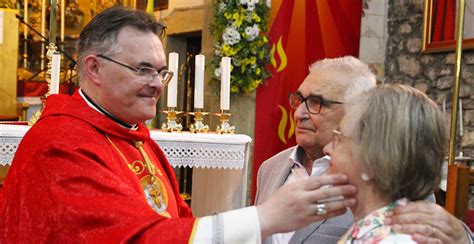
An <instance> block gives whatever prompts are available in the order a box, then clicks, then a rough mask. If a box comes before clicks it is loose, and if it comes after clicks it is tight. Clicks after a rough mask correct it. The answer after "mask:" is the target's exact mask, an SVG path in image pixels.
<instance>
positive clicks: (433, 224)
mask: <svg viewBox="0 0 474 244" xmlns="http://www.w3.org/2000/svg"><path fill="white" fill-rule="evenodd" d="M385 224H390V225H393V228H394V229H395V230H396V231H399V232H402V233H406V234H411V235H412V237H413V240H414V241H416V242H418V243H470V240H469V239H470V233H469V231H468V230H466V229H465V228H464V226H463V225H462V224H461V222H460V220H459V219H457V218H456V217H454V216H453V215H451V214H450V213H449V212H447V211H446V210H445V209H444V208H443V207H441V206H439V205H437V204H435V203H430V202H427V201H416V202H409V203H407V205H406V206H398V207H396V208H395V209H393V211H392V212H391V213H389V214H388V216H387V217H386V219H385Z"/></svg>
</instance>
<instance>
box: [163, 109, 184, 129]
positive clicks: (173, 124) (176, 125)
mask: <svg viewBox="0 0 474 244" xmlns="http://www.w3.org/2000/svg"><path fill="white" fill-rule="evenodd" d="M162 112H163V113H165V114H166V122H163V124H162V125H161V130H162V131H166V132H174V131H176V132H181V130H183V125H182V124H181V123H180V122H178V115H179V114H181V113H183V112H181V111H174V108H172V107H170V108H168V111H162Z"/></svg>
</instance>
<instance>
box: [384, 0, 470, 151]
mask: <svg viewBox="0 0 474 244" xmlns="http://www.w3.org/2000/svg"><path fill="white" fill-rule="evenodd" d="M423 7H424V5H423V0H390V1H389V6H388V16H387V31H388V35H387V45H386V56H385V64H384V67H385V77H384V80H383V81H384V82H397V83H403V84H407V85H411V86H414V87H415V88H417V89H419V90H421V91H423V92H425V93H426V94H428V96H429V97H430V98H432V99H433V100H434V101H435V102H436V103H438V104H439V105H440V107H442V106H443V103H445V104H446V121H447V124H448V125H449V124H450V120H451V95H452V87H453V80H454V76H453V72H454V60H455V54H454V51H451V52H444V53H433V54H424V53H422V52H421V48H422V41H423V38H422V35H423ZM461 73H462V75H461V76H462V81H461V84H460V92H459V96H460V98H461V99H462V108H463V127H464V129H463V136H462V140H461V145H462V147H463V154H464V156H470V157H474V87H473V84H474V52H473V51H464V53H463V59H462V68H461ZM458 123H459V122H458ZM458 128H459V124H458ZM458 134H459V133H458ZM457 141H459V139H457ZM457 148H459V147H457ZM458 153H459V149H456V155H458Z"/></svg>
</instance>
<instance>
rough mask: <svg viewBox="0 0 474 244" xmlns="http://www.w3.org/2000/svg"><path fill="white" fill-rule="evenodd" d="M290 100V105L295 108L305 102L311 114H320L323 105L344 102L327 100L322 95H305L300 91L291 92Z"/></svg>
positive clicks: (327, 105)
mask: <svg viewBox="0 0 474 244" xmlns="http://www.w3.org/2000/svg"><path fill="white" fill-rule="evenodd" d="M288 100H289V102H290V107H291V108H292V109H294V110H296V109H297V108H298V107H299V106H300V105H301V104H302V103H303V102H304V103H305V105H306V109H307V110H308V112H309V113H310V114H319V113H320V112H321V107H329V106H331V104H343V103H342V102H338V101H331V100H327V99H325V98H324V97H323V96H320V95H309V96H307V97H303V96H302V95H301V94H300V93H299V92H294V93H290V94H289V95H288Z"/></svg>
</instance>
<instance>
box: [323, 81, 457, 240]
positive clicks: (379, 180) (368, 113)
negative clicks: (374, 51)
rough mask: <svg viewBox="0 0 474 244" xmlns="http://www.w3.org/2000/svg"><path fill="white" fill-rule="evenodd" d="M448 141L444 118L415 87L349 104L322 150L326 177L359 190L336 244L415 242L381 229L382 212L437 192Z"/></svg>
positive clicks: (382, 90)
mask: <svg viewBox="0 0 474 244" xmlns="http://www.w3.org/2000/svg"><path fill="white" fill-rule="evenodd" d="M447 142H448V139H447V133H446V128H445V121H444V117H443V114H442V113H441V112H440V111H439V109H438V107H437V105H436V104H435V103H434V102H433V101H432V100H430V99H429V98H428V97H427V96H426V95H425V94H423V93H422V92H420V91H418V90H416V89H414V88H411V87H407V86H403V85H380V86H377V87H374V88H372V89H371V90H369V91H366V92H364V93H363V94H362V95H361V96H357V97H354V98H352V99H350V100H349V102H348V103H346V104H345V116H344V118H343V119H342V121H341V123H340V130H335V131H334V140H333V142H331V143H330V144H328V145H326V147H325V148H324V150H325V153H327V154H329V155H330V156H331V161H330V166H329V173H344V174H346V175H347V176H348V178H349V182H350V183H351V184H353V185H355V186H356V187H357V189H358V193H357V196H356V199H357V202H358V203H359V204H357V206H355V207H352V213H353V215H354V218H355V224H354V225H353V226H352V227H351V228H350V229H349V230H348V232H347V233H346V234H345V235H344V236H343V237H342V238H341V240H340V242H341V243H353V242H355V243H378V242H382V241H383V242H384V243H386V242H388V243H395V242H397V243H410V242H413V240H412V239H411V236H410V235H407V234H401V233H397V232H396V231H394V230H393V229H392V227H391V226H386V225H384V224H383V223H384V213H386V212H388V211H390V210H391V209H393V208H394V207H395V206H396V205H397V204H400V203H401V202H403V201H407V200H410V201H414V200H420V199H425V198H426V197H427V196H428V195H430V194H431V193H432V192H433V191H434V190H435V189H437V186H438V185H439V181H440V177H441V175H440V172H441V165H442V162H443V157H444V154H445V147H446V144H447Z"/></svg>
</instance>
